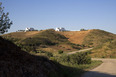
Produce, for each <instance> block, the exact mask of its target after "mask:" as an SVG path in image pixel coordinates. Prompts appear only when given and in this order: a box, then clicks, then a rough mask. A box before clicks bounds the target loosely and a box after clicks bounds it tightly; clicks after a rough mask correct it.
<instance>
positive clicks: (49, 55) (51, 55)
mask: <svg viewBox="0 0 116 77" xmlns="http://www.w3.org/2000/svg"><path fill="white" fill-rule="evenodd" d="M45 55H46V56H47V57H49V58H50V57H53V54H52V53H51V52H45Z"/></svg>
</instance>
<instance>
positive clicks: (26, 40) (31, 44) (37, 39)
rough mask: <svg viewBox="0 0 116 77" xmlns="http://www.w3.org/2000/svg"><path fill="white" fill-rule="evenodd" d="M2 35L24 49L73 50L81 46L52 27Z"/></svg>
mask: <svg viewBox="0 0 116 77" xmlns="http://www.w3.org/2000/svg"><path fill="white" fill-rule="evenodd" d="M21 34H22V35H21ZM2 37H4V38H5V39H8V40H10V41H12V42H14V43H15V44H16V45H18V46H20V47H22V49H26V51H36V50H37V51H38V50H42V51H49V52H52V51H54V52H58V51H59V50H63V51H71V50H72V51H73V50H77V49H81V46H76V45H74V44H71V43H70V41H68V39H67V38H66V37H65V36H64V35H61V34H59V33H57V32H56V31H54V30H53V29H48V30H44V31H30V32H15V33H9V34H5V35H3V36H2Z"/></svg>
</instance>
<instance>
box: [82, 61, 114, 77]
mask: <svg viewBox="0 0 116 77" xmlns="http://www.w3.org/2000/svg"><path fill="white" fill-rule="evenodd" d="M93 60H102V61H103V63H102V64H101V65H100V66H98V67H97V68H95V69H93V70H91V71H89V72H86V73H85V74H84V75H82V77H116V59H93Z"/></svg>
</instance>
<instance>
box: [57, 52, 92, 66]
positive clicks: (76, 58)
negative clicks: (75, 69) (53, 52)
mask: <svg viewBox="0 0 116 77" xmlns="http://www.w3.org/2000/svg"><path fill="white" fill-rule="evenodd" d="M57 61H58V62H60V63H68V64H72V65H74V64H78V65H79V64H90V63H91V58H90V57H89V56H88V53H82V52H80V53H76V54H72V55H65V56H61V57H60V58H58V59H57Z"/></svg>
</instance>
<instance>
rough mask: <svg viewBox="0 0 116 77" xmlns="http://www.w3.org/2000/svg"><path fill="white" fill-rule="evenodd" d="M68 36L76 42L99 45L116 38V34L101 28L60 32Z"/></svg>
mask: <svg viewBox="0 0 116 77" xmlns="http://www.w3.org/2000/svg"><path fill="white" fill-rule="evenodd" d="M59 33H60V34H62V35H64V36H65V37H67V38H68V40H69V41H70V42H72V43H75V44H84V45H87V46H98V45H101V44H103V43H105V42H107V41H110V40H113V39H116V35H115V34H112V33H109V32H106V31H103V30H99V29H93V30H88V31H67V32H59Z"/></svg>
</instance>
